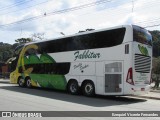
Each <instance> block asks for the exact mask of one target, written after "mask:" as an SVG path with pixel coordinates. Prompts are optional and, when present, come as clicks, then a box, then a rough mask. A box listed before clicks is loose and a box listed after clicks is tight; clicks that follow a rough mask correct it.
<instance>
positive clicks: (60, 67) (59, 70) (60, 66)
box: [19, 63, 70, 75]
mask: <svg viewBox="0 0 160 120" xmlns="http://www.w3.org/2000/svg"><path fill="white" fill-rule="evenodd" d="M28 68H33V70H32V74H56V75H65V74H67V73H68V72H69V69H70V63H41V64H26V65H25V69H28ZM19 73H23V69H22V66H21V67H19Z"/></svg>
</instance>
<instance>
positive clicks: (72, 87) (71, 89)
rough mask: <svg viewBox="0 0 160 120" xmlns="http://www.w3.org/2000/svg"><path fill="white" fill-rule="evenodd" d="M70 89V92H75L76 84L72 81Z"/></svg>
mask: <svg viewBox="0 0 160 120" xmlns="http://www.w3.org/2000/svg"><path fill="white" fill-rule="evenodd" d="M70 91H71V92H72V93H75V92H76V91H77V85H76V84H75V83H72V84H71V85H70Z"/></svg>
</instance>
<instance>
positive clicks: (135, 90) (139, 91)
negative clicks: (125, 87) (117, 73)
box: [131, 85, 151, 95]
mask: <svg viewBox="0 0 160 120" xmlns="http://www.w3.org/2000/svg"><path fill="white" fill-rule="evenodd" d="M150 88H151V86H150V85H148V86H138V87H132V88H131V94H132V95H144V94H148V92H149V91H150Z"/></svg>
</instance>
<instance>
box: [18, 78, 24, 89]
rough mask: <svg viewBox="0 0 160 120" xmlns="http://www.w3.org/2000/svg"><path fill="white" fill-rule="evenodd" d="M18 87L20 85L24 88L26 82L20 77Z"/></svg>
mask: <svg viewBox="0 0 160 120" xmlns="http://www.w3.org/2000/svg"><path fill="white" fill-rule="evenodd" d="M18 85H19V86H20V87H24V85H25V82H24V79H23V78H22V77H20V78H19V79H18Z"/></svg>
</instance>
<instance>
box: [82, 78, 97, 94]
mask: <svg viewBox="0 0 160 120" xmlns="http://www.w3.org/2000/svg"><path fill="white" fill-rule="evenodd" d="M82 92H83V94H84V95H85V96H88V97H91V96H94V94H95V87H94V83H93V82H92V81H86V82H85V83H84V84H83V85H82Z"/></svg>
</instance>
